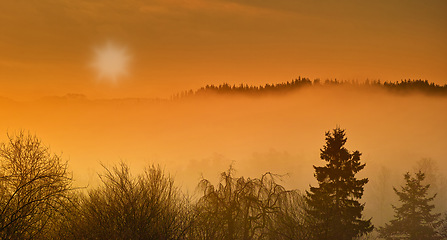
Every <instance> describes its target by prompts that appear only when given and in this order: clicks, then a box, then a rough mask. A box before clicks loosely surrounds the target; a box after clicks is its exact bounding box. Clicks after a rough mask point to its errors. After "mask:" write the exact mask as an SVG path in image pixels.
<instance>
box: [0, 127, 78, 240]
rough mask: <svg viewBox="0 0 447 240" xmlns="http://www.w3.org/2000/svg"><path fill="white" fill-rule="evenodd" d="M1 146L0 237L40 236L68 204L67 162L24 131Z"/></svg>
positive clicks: (10, 137)
mask: <svg viewBox="0 0 447 240" xmlns="http://www.w3.org/2000/svg"><path fill="white" fill-rule="evenodd" d="M8 138H9V139H8V142H6V143H2V144H1V146H0V238H1V239H41V238H46V237H45V236H46V234H48V232H49V231H51V228H52V226H51V225H52V223H53V222H54V221H55V219H57V217H58V214H60V213H61V212H62V211H63V209H64V207H65V205H66V204H67V203H68V194H69V192H70V190H72V185H71V184H72V179H71V176H70V175H69V173H68V172H67V165H66V164H65V163H63V162H62V161H61V158H60V157H59V156H57V155H52V154H51V153H50V151H49V149H48V148H47V147H45V146H44V145H43V144H42V143H41V141H40V140H39V139H38V138H37V137H36V136H32V135H30V134H25V133H23V132H20V133H18V134H17V135H16V136H8Z"/></svg>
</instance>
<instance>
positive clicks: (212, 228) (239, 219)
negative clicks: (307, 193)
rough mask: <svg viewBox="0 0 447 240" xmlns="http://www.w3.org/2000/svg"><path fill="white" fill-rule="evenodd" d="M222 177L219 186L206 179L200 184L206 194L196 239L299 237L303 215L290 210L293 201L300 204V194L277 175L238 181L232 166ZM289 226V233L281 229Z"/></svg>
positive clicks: (268, 174) (198, 216)
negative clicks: (284, 185) (280, 181)
mask: <svg viewBox="0 0 447 240" xmlns="http://www.w3.org/2000/svg"><path fill="white" fill-rule="evenodd" d="M221 176H222V178H221V182H220V183H219V184H218V186H216V187H214V185H212V184H211V183H210V182H209V181H208V180H206V179H203V180H202V181H201V183H200V186H201V188H202V190H203V191H204V195H203V197H201V198H200V199H199V201H198V203H197V212H198V214H197V219H196V221H195V226H194V231H195V234H194V237H195V239H222V240H223V239H225V240H227V239H228V240H234V239H244V240H249V239H294V238H296V237H297V236H299V234H300V231H301V230H302V229H300V226H299V225H298V224H299V222H298V221H295V220H296V217H297V216H296V215H298V214H299V213H298V211H293V210H291V209H288V208H286V206H290V205H287V204H290V203H291V202H294V203H298V201H297V199H298V198H296V197H297V195H295V193H294V192H289V191H286V190H285V189H284V187H282V186H281V185H279V184H277V183H276V181H275V175H273V174H271V173H266V174H264V175H262V177H261V178H254V179H251V178H244V177H240V178H236V177H234V170H233V169H232V168H231V167H230V169H229V170H228V171H227V172H223V173H222V175H221ZM293 207H294V208H296V209H298V208H299V207H300V206H299V205H295V206H293ZM293 214H295V215H293ZM285 226H287V227H288V229H287V232H286V231H282V229H281V228H282V227H285Z"/></svg>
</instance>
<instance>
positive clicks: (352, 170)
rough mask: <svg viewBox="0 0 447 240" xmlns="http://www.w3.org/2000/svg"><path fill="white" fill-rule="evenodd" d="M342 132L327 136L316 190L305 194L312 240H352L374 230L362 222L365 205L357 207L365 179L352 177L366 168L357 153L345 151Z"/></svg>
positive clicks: (317, 176)
mask: <svg viewBox="0 0 447 240" xmlns="http://www.w3.org/2000/svg"><path fill="white" fill-rule="evenodd" d="M346 140H347V139H346V137H345V130H342V129H340V128H335V129H334V130H333V131H332V132H326V145H324V147H323V149H321V150H320V151H321V154H320V158H321V159H322V160H324V161H326V162H327V163H326V165H325V166H324V167H316V166H314V169H315V177H316V179H317V181H318V187H311V188H310V191H306V203H307V209H306V212H307V224H308V229H309V231H310V234H311V239H337V240H345V239H353V238H355V237H359V236H361V235H363V234H365V233H369V232H371V231H372V230H373V226H372V224H371V220H370V219H369V220H363V219H362V211H363V209H364V204H361V203H359V201H358V200H359V199H360V198H361V197H362V195H363V186H364V185H365V184H366V183H367V182H368V179H367V178H364V179H357V178H356V177H355V175H356V174H357V173H358V172H359V171H360V170H362V169H363V168H364V167H365V164H362V163H361V162H360V156H361V153H360V152H359V151H354V152H352V153H351V152H349V151H348V150H347V149H346V148H345V147H344V145H345V143H346Z"/></svg>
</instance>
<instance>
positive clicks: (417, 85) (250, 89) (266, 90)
mask: <svg viewBox="0 0 447 240" xmlns="http://www.w3.org/2000/svg"><path fill="white" fill-rule="evenodd" d="M337 85H340V86H341V85H344V86H347V85H349V86H357V87H376V88H382V89H384V90H388V91H390V92H394V93H410V92H419V93H424V94H429V95H443V96H447V84H445V85H443V86H441V85H438V84H435V83H430V82H428V80H421V79H419V80H401V81H400V82H383V83H382V82H381V81H380V80H372V81H370V80H366V81H364V82H359V81H339V80H337V79H335V80H329V79H327V80H325V81H324V82H323V81H321V80H320V79H314V80H313V81H312V80H310V79H309V78H305V77H303V78H301V77H298V78H297V79H294V80H292V81H287V82H282V83H276V84H265V85H259V86H253V85H248V84H242V83H241V84H239V85H230V84H228V83H223V84H220V85H213V84H211V85H206V86H205V87H201V88H200V89H198V90H192V89H191V90H189V91H183V92H180V93H178V94H175V95H174V96H172V98H173V99H179V98H184V97H192V96H206V95H214V94H220V95H253V96H257V95H264V94H283V93H287V92H293V91H295V90H297V89H302V88H305V87H319V86H337Z"/></svg>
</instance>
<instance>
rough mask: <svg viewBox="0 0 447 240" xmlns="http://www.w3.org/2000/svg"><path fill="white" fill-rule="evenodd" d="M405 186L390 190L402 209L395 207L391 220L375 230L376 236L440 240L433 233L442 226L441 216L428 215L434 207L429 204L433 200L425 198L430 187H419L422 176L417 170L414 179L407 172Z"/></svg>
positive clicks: (412, 239) (411, 239)
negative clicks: (378, 234)
mask: <svg viewBox="0 0 447 240" xmlns="http://www.w3.org/2000/svg"><path fill="white" fill-rule="evenodd" d="M404 178H405V182H406V183H405V186H403V187H401V191H399V190H397V189H396V188H394V192H395V193H396V194H397V195H398V196H399V201H401V202H402V206H400V207H395V206H393V208H394V212H395V219H393V220H391V221H390V223H389V224H385V227H382V228H380V229H379V233H380V237H383V238H385V239H390V240H394V239H408V240H435V239H441V236H440V235H439V234H438V232H437V228H439V227H440V226H441V224H442V220H440V216H441V214H432V213H431V212H432V210H433V209H434V207H435V206H434V205H433V204H430V202H431V201H433V199H434V198H435V197H436V194H435V195H433V196H432V197H428V196H427V194H428V190H429V188H430V185H429V184H427V185H423V184H422V181H424V179H425V175H424V173H422V172H421V171H419V172H418V173H416V176H415V177H412V176H411V175H410V173H408V172H407V173H406V174H405V175H404Z"/></svg>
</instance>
